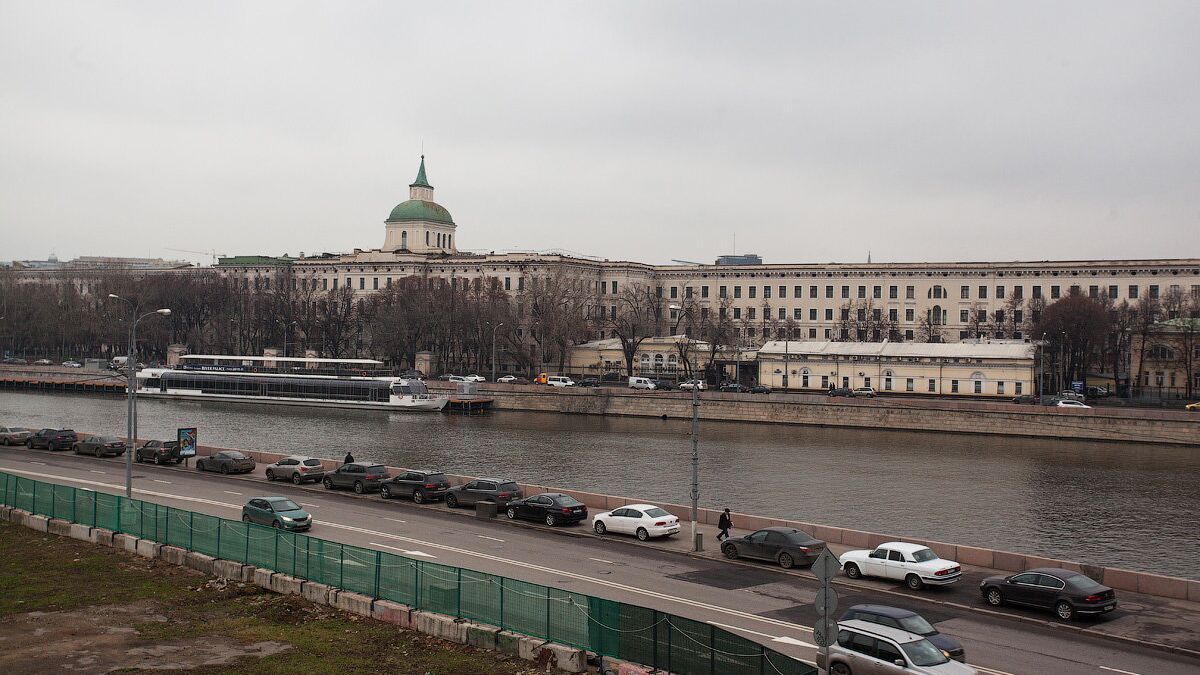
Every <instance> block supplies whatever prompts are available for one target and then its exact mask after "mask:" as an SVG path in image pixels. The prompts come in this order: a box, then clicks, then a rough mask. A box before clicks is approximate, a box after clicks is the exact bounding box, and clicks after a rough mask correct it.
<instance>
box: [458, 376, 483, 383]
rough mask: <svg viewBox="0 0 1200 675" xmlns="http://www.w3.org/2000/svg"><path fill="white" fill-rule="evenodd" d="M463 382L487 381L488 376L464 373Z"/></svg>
mask: <svg viewBox="0 0 1200 675" xmlns="http://www.w3.org/2000/svg"><path fill="white" fill-rule="evenodd" d="M463 382H487V378H486V377H484V376H482V375H463Z"/></svg>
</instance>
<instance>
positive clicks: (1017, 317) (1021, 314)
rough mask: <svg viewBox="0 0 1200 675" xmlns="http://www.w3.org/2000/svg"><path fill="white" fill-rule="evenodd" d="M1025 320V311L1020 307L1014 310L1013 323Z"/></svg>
mask: <svg viewBox="0 0 1200 675" xmlns="http://www.w3.org/2000/svg"><path fill="white" fill-rule="evenodd" d="M1024 320H1025V311H1024V310H1020V309H1014V310H1013V323H1021V322H1022V321H1024Z"/></svg>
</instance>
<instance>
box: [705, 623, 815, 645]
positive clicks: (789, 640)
mask: <svg viewBox="0 0 1200 675" xmlns="http://www.w3.org/2000/svg"><path fill="white" fill-rule="evenodd" d="M708 623H710V624H712V625H714V626H716V627H717V628H728V629H729V630H736V631H738V632H739V633H750V634H751V635H757V636H759V637H765V638H767V639H768V640H770V641H771V642H782V643H783V644H785V645H796V646H797V647H809V648H812V649H818V647H817V646H816V645H814V644H812V643H811V642H804V641H803V640H797V639H796V638H790V637H776V636H774V635H768V634H767V633H760V632H758V631H756V630H750V629H749V628H742V627H741V626H730V625H729V624H727V623H717V622H716V621H709V622H708Z"/></svg>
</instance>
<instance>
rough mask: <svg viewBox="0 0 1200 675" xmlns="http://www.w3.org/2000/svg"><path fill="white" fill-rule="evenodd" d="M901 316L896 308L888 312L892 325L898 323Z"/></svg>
mask: <svg viewBox="0 0 1200 675" xmlns="http://www.w3.org/2000/svg"><path fill="white" fill-rule="evenodd" d="M899 314H900V310H898V309H896V308H894V307H893V308H892V309H889V310H888V321H891V322H892V323H896V322H897V321H899Z"/></svg>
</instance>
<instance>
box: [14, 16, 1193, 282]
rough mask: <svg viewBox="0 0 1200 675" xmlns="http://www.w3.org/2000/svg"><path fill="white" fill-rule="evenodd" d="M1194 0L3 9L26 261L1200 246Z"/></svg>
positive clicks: (794, 256)
mask: <svg viewBox="0 0 1200 675" xmlns="http://www.w3.org/2000/svg"><path fill="white" fill-rule="evenodd" d="M1198 35H1200V2H1194V1H1187V2H1178V3H1171V2H1151V3H1140V2H1119V3H1117V2H1097V1H1095V0H1091V1H1087V2H1078V3H1066V2H1055V3H1045V2H1029V3H1020V2H1012V1H1011V0H1006V1H1004V2H994V3H982V2H969V3H965V2H946V3H918V2H903V3H901V2H879V3H864V2H852V3H844V2H823V3H812V2H809V3H801V2H779V3H772V2H753V3H740V2H739V3H733V2H725V3H698V2H686V3H682V2H681V3H668V2H652V3H648V2H625V3H622V2H588V3H566V2H558V1H555V2H544V3H517V2H483V1H479V2H472V3H455V2H445V1H443V0H438V1H437V2H429V1H425V2H418V3H401V2H379V3H368V2H346V1H338V2H328V3H311V2H292V1H289V2H278V3H273V2H261V1H255V2H213V1H211V0H205V1H204V2H191V3H185V2H159V1H155V2H97V1H95V0H90V1H87V2H49V1H47V2H24V1H23V2H14V1H11V0H0V260H7V259H26V258H33V259H44V258H45V257H46V256H47V255H48V254H50V253H51V252H52V251H53V252H55V253H57V255H58V256H59V258H64V259H65V258H69V257H74V256H78V255H152V256H164V257H177V258H186V259H191V260H194V261H206V260H207V257H206V256H204V255H196V254H189V253H179V252H176V251H171V250H168V249H171V248H176V249H192V250H195V251H208V250H214V249H215V250H216V252H217V253H218V254H272V255H276V254H282V253H285V252H286V253H291V254H293V255H294V254H296V253H297V252H299V251H304V252H308V253H313V252H318V251H347V250H350V249H353V248H355V247H359V248H377V247H379V246H381V245H382V244H383V237H384V226H383V221H384V219H385V218H386V217H387V215H388V212H389V211H390V210H391V208H392V206H394V205H395V204H396V203H398V202H400V201H403V200H405V199H407V198H408V196H407V195H408V187H407V186H408V184H409V183H410V182H412V180H413V178H414V177H415V174H416V169H417V164H418V161H419V156H420V154H421V151H422V146H423V147H424V151H425V154H426V156H427V167H428V172H429V180H430V182H431V183H432V184H433V185H434V186H435V187H436V188H437V191H436V198H437V201H438V202H439V203H441V204H442V205H443V206H445V207H446V208H448V209H449V210H450V212H451V213H452V214H453V216H454V220H455V222H456V223H457V224H458V236H457V242H458V243H459V245H460V247H462V248H465V249H471V250H482V251H490V250H495V251H501V250H509V249H527V250H540V249H552V248H556V249H565V250H568V251H572V252H577V253H581V254H586V255H595V256H600V257H606V258H613V259H616V258H623V259H632V260H639V261H646V262H656V263H661V262H667V261H669V260H670V259H672V258H678V259H683V260H696V261H705V262H711V261H712V260H713V259H714V258H715V257H716V256H717V255H720V254H725V253H731V252H734V251H735V243H734V235H735V233H736V252H738V253H744V252H756V253H759V254H761V255H762V256H763V257H764V258H765V259H766V261H767V262H828V261H835V260H836V261H849V262H857V261H863V260H865V259H866V257H867V252H868V250H870V251H872V255H873V258H874V260H875V261H876V262H879V261H918V260H1014V259H1024V260H1030V259H1032V260H1041V259H1055V258H1058V259H1077V258H1123V257H1146V258H1150V257H1200V38H1198V37H1197V36H1198Z"/></svg>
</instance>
